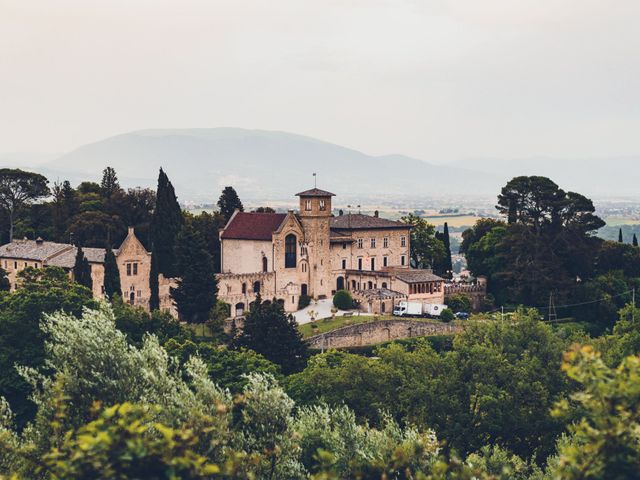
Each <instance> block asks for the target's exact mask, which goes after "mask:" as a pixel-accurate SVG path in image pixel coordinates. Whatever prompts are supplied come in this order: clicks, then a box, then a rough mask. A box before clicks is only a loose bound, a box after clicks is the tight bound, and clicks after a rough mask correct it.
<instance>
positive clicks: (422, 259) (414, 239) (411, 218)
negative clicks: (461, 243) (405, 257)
mask: <svg viewBox="0 0 640 480" xmlns="http://www.w3.org/2000/svg"><path fill="white" fill-rule="evenodd" d="M400 221H402V222H404V223H407V224H409V225H411V227H412V228H411V252H410V254H411V262H412V263H413V265H414V266H415V267H417V268H423V267H428V266H430V267H433V266H434V265H435V264H436V263H437V262H440V261H441V260H442V259H443V258H444V257H445V255H446V252H445V247H444V243H443V242H442V241H441V240H438V239H437V238H436V228H435V227H434V226H433V225H431V224H430V223H428V222H427V221H426V220H425V219H424V218H421V217H418V216H416V215H414V214H413V213H410V214H409V215H407V216H405V217H402V218H401V219H400Z"/></svg>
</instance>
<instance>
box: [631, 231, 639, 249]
mask: <svg viewBox="0 0 640 480" xmlns="http://www.w3.org/2000/svg"><path fill="white" fill-rule="evenodd" d="M632 243H633V246H634V247H637V246H638V237H636V234H635V233H634V234H633V241H632Z"/></svg>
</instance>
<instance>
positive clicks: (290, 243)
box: [284, 233, 298, 268]
mask: <svg viewBox="0 0 640 480" xmlns="http://www.w3.org/2000/svg"><path fill="white" fill-rule="evenodd" d="M297 243H298V239H297V238H296V236H295V235H294V234H293V233H290V234H289V235H287V236H286V237H285V239H284V268H296V263H297V259H296V248H297Z"/></svg>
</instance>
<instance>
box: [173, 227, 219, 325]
mask: <svg viewBox="0 0 640 480" xmlns="http://www.w3.org/2000/svg"><path fill="white" fill-rule="evenodd" d="M175 268H176V270H177V272H178V273H179V275H180V278H178V280H177V285H178V286H177V287H175V288H172V289H171V297H172V298H173V300H174V301H175V302H176V307H177V309H178V313H179V314H180V316H181V318H183V319H184V320H186V321H187V322H190V323H204V322H206V321H207V320H208V319H209V312H210V311H211V309H212V308H213V306H214V305H215V304H216V298H217V293H218V284H217V281H216V277H215V274H214V271H213V258H212V256H211V254H210V253H209V251H208V250H207V245H206V243H205V241H204V238H202V236H201V235H200V233H199V232H198V231H197V230H195V229H194V228H193V227H191V226H190V225H185V226H184V228H183V229H182V231H181V232H180V234H179V235H178V237H177V239H176V249H175Z"/></svg>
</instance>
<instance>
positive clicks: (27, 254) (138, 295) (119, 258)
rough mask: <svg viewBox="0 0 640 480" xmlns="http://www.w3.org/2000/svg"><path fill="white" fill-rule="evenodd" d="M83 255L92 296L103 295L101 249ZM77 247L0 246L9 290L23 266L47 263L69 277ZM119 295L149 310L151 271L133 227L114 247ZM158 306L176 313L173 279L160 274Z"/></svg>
mask: <svg viewBox="0 0 640 480" xmlns="http://www.w3.org/2000/svg"><path fill="white" fill-rule="evenodd" d="M82 251H83V252H84V255H85V257H86V258H87V260H88V261H89V266H90V267H91V280H92V284H93V285H92V288H93V296H94V297H95V298H103V297H104V257H105V253H106V251H105V249H103V248H83V249H82ZM76 254H77V248H76V247H75V246H74V245H70V244H65V243H55V242H47V241H44V240H42V239H37V240H26V239H25V240H14V241H13V242H11V243H9V244H6V245H3V246H1V247H0V265H1V266H2V267H3V268H4V269H5V271H6V272H7V277H8V278H9V282H10V283H11V289H12V290H15V289H16V287H17V286H18V280H19V279H18V273H19V272H20V271H21V270H23V269H25V268H27V267H35V268H42V267H47V266H53V267H60V268H62V269H64V270H65V271H67V272H68V274H69V276H70V277H73V266H74V264H75V258H76ZM114 254H115V257H116V263H117V264H118V271H119V272H120V284H121V288H122V298H123V299H124V301H126V302H128V303H130V304H131V305H135V306H139V307H142V308H144V309H146V310H148V309H149V297H150V296H151V290H150V288H149V275H150V273H151V253H150V252H147V250H146V249H145V248H144V246H143V245H142V243H141V242H140V240H139V239H138V237H136V235H135V232H134V230H133V228H129V232H128V235H127V237H126V238H125V240H124V241H123V242H122V245H120V248H119V249H117V250H114ZM158 283H159V295H160V308H161V309H162V310H166V311H169V312H171V313H172V314H173V315H176V314H177V312H176V310H175V307H174V305H173V301H172V300H171V296H170V288H171V286H174V285H175V281H174V279H167V278H164V276H162V275H160V277H159V279H158Z"/></svg>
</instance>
